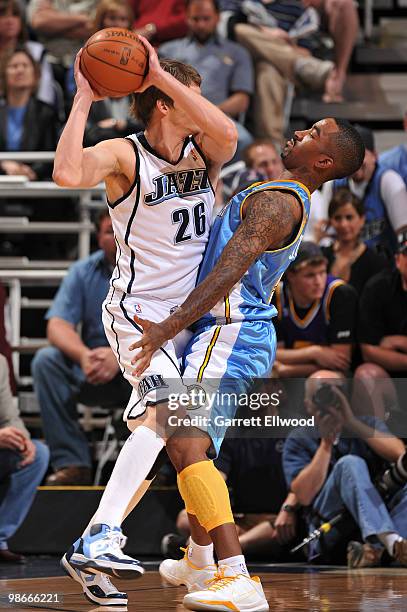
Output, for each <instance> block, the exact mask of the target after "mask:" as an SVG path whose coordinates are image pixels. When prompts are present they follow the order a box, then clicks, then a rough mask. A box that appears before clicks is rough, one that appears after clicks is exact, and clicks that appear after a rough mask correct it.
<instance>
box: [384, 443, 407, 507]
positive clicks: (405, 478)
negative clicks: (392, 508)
mask: <svg viewBox="0 0 407 612" xmlns="http://www.w3.org/2000/svg"><path fill="white" fill-rule="evenodd" d="M405 484H407V452H406V453H404V455H400V457H399V458H398V460H397V461H396V463H393V464H392V465H391V466H390V467H389V469H388V470H386V471H385V472H384V474H383V475H382V476H381V477H380V478H379V479H378V480H377V482H376V488H377V489H378V491H379V493H380V495H381V496H382V497H384V498H386V497H390V496H391V495H393V494H394V493H396V491H398V490H399V489H401V488H402V487H404V485H405Z"/></svg>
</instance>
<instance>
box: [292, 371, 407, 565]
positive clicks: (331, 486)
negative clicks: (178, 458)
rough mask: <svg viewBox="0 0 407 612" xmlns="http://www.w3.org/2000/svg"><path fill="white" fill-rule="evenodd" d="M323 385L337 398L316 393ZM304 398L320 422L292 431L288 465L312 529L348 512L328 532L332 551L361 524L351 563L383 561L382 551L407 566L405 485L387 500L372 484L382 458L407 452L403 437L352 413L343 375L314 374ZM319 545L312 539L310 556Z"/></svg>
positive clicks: (378, 422)
mask: <svg viewBox="0 0 407 612" xmlns="http://www.w3.org/2000/svg"><path fill="white" fill-rule="evenodd" d="M323 384H324V385H325V386H326V385H328V386H329V388H330V392H329V396H331V398H330V399H327V401H326V403H324V404H323V405H322V404H321V402H320V401H318V402H317V396H316V393H317V391H318V390H319V391H320V390H321V387H322V385H323ZM305 403H306V408H307V410H308V411H309V412H310V413H311V414H312V415H314V417H315V422H316V427H314V428H309V427H307V428H306V429H305V428H298V429H296V430H294V431H293V432H292V433H291V434H290V435H289V437H288V439H287V441H286V443H285V446H284V452H283V465H284V473H285V477H286V481H287V486H288V487H290V489H291V490H292V491H293V492H294V493H295V494H296V496H297V499H298V501H299V503H300V504H302V505H303V506H305V507H308V509H309V517H308V521H309V528H310V530H313V528H314V527H315V526H316V525H317V524H319V522H320V521H326V520H330V519H332V518H333V517H334V516H336V515H338V514H342V515H343V518H342V520H341V522H340V523H339V524H338V526H337V527H336V528H334V529H332V531H331V532H330V533H329V534H328V536H326V538H324V545H325V547H326V550H327V552H328V554H329V551H333V550H334V548H335V545H337V544H340V543H345V544H346V543H347V542H348V540H349V537H350V536H351V534H352V533H353V532H354V530H355V528H358V529H359V530H360V533H361V536H362V539H363V541H364V543H363V544H360V543H358V542H349V544H348V566H349V567H350V568H352V569H353V568H361V567H373V566H376V565H380V562H381V560H382V557H383V552H384V550H387V552H388V554H389V556H390V557H391V558H392V559H395V560H396V561H398V562H399V563H401V564H402V565H407V539H406V537H407V513H406V511H405V508H406V504H407V486H404V487H401V488H400V490H399V491H397V492H396V493H395V495H394V496H392V497H391V498H390V500H386V501H384V499H382V497H381V496H380V494H379V491H378V490H377V489H376V487H375V485H374V483H373V480H374V478H375V476H378V475H379V474H380V472H381V469H382V467H383V462H389V463H391V462H394V461H396V460H397V459H398V458H399V457H400V456H401V455H403V454H404V452H405V447H404V444H403V442H402V441H401V440H400V439H399V438H396V437H395V436H393V435H392V434H391V433H390V431H389V430H388V428H387V427H386V425H385V424H384V422H383V421H381V420H379V419H377V418H374V417H369V416H365V417H359V416H358V415H357V414H354V412H353V411H352V408H351V405H350V402H349V400H348V399H347V393H346V386H345V380H344V378H343V377H342V375H339V374H336V375H335V376H333V374H332V372H325V371H321V372H318V373H315V374H313V375H312V376H311V377H310V378H309V379H308V380H307V383H306V399H305ZM378 432H380V435H378ZM320 545H321V542H317V543H316V545H315V543H314V546H311V549H312V550H311V551H310V556H311V557H312V556H315V554H316V553H317V551H318V549H319V550H320ZM336 559H337V558H335V560H336ZM331 562H332V557H331Z"/></svg>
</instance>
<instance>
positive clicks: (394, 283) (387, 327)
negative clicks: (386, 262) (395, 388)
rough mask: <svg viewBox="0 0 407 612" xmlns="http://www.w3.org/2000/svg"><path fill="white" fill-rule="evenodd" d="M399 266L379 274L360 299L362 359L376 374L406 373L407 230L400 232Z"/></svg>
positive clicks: (401, 375)
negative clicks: (373, 365) (372, 366)
mask: <svg viewBox="0 0 407 612" xmlns="http://www.w3.org/2000/svg"><path fill="white" fill-rule="evenodd" d="M395 262H396V268H395V270H394V271H393V272H392V273H389V272H387V271H384V272H381V273H379V274H376V276H374V277H373V278H372V279H370V281H369V282H368V283H367V284H366V286H365V288H364V290H363V293H362V295H361V298H360V315H359V334H358V335H359V342H360V343H361V348H362V354H363V358H364V360H365V361H366V362H369V363H370V364H375V366H376V368H375V369H376V372H377V374H376V376H377V377H378V378H384V377H385V376H386V372H389V373H390V374H391V376H393V377H394V378H398V377H400V378H404V377H405V376H406V372H407V232H406V231H405V232H402V233H401V234H400V235H399V246H398V250H397V253H396V255H395Z"/></svg>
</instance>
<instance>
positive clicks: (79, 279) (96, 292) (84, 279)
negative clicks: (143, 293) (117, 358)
mask: <svg viewBox="0 0 407 612" xmlns="http://www.w3.org/2000/svg"><path fill="white" fill-rule="evenodd" d="M111 273H112V270H111V267H110V266H109V264H108V262H107V261H106V257H105V254H104V252H103V251H102V250H99V251H96V252H95V253H93V254H92V255H91V256H90V257H88V258H87V259H82V260H80V261H77V262H76V263H74V264H73V265H72V266H71V268H70V270H69V272H68V274H67V276H66V277H65V278H64V280H63V281H62V283H61V286H60V287H59V289H58V292H57V294H56V296H55V298H54V301H53V304H52V306H51V308H49V310H48V312H47V314H46V319H47V320H49V319H51V318H52V317H58V318H60V319H64V321H69V322H70V323H72V324H73V325H74V326H76V325H79V323H81V324H82V340H83V342H84V343H85V344H86V346H88V347H89V348H95V347H97V346H107V345H108V342H107V339H106V335H105V332H104V329H103V324H102V317H101V305H102V303H103V301H104V299H105V297H106V295H107V292H108V290H109V280H110V276H111Z"/></svg>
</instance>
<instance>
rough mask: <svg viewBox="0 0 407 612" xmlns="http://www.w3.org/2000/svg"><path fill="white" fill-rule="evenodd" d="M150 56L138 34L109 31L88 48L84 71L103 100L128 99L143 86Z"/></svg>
mask: <svg viewBox="0 0 407 612" xmlns="http://www.w3.org/2000/svg"><path fill="white" fill-rule="evenodd" d="M147 59H148V54H147V51H146V49H145V47H144V45H143V43H142V42H141V41H140V40H139V38H138V36H137V34H134V32H131V31H130V30H126V29H125V28H105V29H104V30H99V32H96V34H94V35H93V36H91V37H90V38H89V40H88V41H87V43H86V44H85V46H84V48H83V51H82V55H81V62H80V69H81V72H82V73H83V75H84V77H85V78H86V79H87V80H88V81H89V83H90V86H91V87H92V89H93V90H94V91H95V92H96V93H98V94H100V95H103V96H108V97H110V98H120V97H122V96H127V95H128V94H130V93H132V92H133V91H135V90H136V89H138V88H139V87H140V85H141V84H142V82H143V80H144V77H145V75H146V72H147V66H148V61H147Z"/></svg>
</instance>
